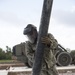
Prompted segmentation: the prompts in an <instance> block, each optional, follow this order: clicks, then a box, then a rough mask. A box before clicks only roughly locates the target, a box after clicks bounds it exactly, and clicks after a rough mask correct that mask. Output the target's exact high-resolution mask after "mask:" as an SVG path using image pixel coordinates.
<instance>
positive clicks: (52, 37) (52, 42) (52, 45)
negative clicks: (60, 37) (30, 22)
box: [48, 34, 58, 50]
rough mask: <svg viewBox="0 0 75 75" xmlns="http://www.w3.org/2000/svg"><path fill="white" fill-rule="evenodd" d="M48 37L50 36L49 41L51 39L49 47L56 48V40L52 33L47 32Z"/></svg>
mask: <svg viewBox="0 0 75 75" xmlns="http://www.w3.org/2000/svg"><path fill="white" fill-rule="evenodd" d="M48 37H49V38H50V41H51V45H50V48H51V49H53V50H54V49H56V48H57V46H58V41H57V40H56V39H55V38H54V36H53V35H52V34H48Z"/></svg>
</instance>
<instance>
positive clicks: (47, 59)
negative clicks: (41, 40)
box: [25, 34, 58, 75]
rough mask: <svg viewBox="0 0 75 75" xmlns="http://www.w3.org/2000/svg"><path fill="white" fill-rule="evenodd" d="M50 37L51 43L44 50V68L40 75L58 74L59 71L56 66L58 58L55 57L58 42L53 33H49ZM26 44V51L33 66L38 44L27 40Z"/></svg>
mask: <svg viewBox="0 0 75 75" xmlns="http://www.w3.org/2000/svg"><path fill="white" fill-rule="evenodd" d="M48 37H49V38H50V41H51V45H50V46H46V48H45V50H44V56H43V61H42V69H41V73H40V75H58V72H57V70H56V67H55V64H56V60H55V57H54V52H55V51H54V50H56V47H57V45H58V42H57V41H56V39H54V37H53V35H52V34H48ZM25 45H26V46H25V51H26V52H25V53H26V56H27V58H28V60H29V61H30V62H31V66H32V64H33V62H34V58H35V50H36V44H32V43H30V42H29V41H27V42H26V44H25Z"/></svg>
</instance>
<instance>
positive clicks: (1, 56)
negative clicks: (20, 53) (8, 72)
mask: <svg viewBox="0 0 75 75" xmlns="http://www.w3.org/2000/svg"><path fill="white" fill-rule="evenodd" d="M11 59H12V51H11V48H10V47H8V46H6V50H3V49H2V48H0V60H11Z"/></svg>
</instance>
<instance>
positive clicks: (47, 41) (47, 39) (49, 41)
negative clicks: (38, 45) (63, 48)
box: [41, 36, 52, 45]
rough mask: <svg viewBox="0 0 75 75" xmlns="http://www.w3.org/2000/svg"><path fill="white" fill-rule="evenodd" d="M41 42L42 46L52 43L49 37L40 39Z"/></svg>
mask: <svg viewBox="0 0 75 75" xmlns="http://www.w3.org/2000/svg"><path fill="white" fill-rule="evenodd" d="M41 42H42V43H43V44H45V45H50V44H51V43H52V41H51V40H50V38H49V37H47V36H46V37H42V38H41Z"/></svg>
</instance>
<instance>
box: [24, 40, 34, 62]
mask: <svg viewBox="0 0 75 75" xmlns="http://www.w3.org/2000/svg"><path fill="white" fill-rule="evenodd" d="M25 53H26V56H27V58H28V60H29V61H31V62H33V61H34V50H33V48H32V46H31V43H30V42H28V41H27V42H26V44H25Z"/></svg>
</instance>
